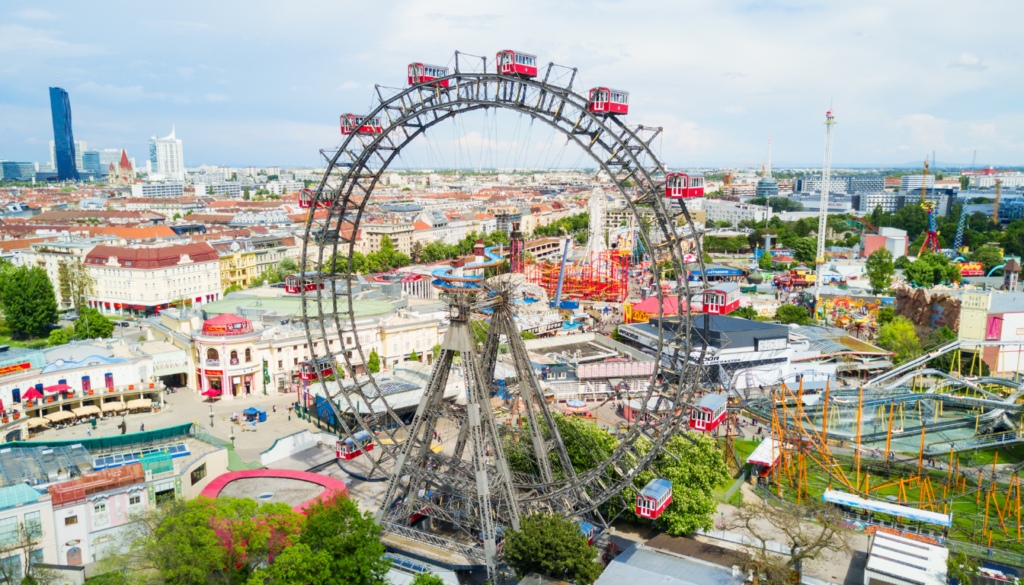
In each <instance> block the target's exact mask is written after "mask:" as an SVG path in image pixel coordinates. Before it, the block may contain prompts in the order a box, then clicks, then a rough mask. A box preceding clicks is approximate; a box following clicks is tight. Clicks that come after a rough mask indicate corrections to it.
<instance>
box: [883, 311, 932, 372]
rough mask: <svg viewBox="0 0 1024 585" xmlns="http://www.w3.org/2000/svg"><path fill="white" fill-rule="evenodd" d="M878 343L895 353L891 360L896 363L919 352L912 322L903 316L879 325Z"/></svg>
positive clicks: (918, 344) (919, 347)
mask: <svg viewBox="0 0 1024 585" xmlns="http://www.w3.org/2000/svg"><path fill="white" fill-rule="evenodd" d="M878 345H879V346H881V347H883V348H885V349H888V350H889V351H891V352H894V353H895V354H896V355H895V356H894V357H893V360H892V361H893V363H894V364H896V365H899V364H901V363H903V362H905V361H906V360H908V359H910V358H912V357H914V356H916V355H917V354H918V353H920V352H921V346H920V343H919V342H918V338H917V331H916V330H915V329H914V324H913V323H912V322H911V321H910V319H907V318H906V317H903V316H898V317H896V318H895V319H893V320H892V321H891V322H889V323H886V324H885V325H882V326H881V327H879V329H878Z"/></svg>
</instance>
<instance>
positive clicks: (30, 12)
mask: <svg viewBox="0 0 1024 585" xmlns="http://www.w3.org/2000/svg"><path fill="white" fill-rule="evenodd" d="M14 16H15V18H21V19H24V20H53V19H54V18H56V16H54V15H53V14H51V13H49V12H47V11H45V10H37V9H35V8H26V9H24V10H19V11H17V12H15V13H14Z"/></svg>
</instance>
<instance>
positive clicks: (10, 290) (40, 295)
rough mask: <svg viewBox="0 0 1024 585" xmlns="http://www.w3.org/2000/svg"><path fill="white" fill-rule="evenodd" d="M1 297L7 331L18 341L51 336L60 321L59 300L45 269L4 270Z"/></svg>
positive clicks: (38, 267)
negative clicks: (53, 327)
mask: <svg viewBox="0 0 1024 585" xmlns="http://www.w3.org/2000/svg"><path fill="white" fill-rule="evenodd" d="M0 295H2V296H0V307H3V311H4V319H5V320H6V321H7V327H8V328H9V329H10V330H11V333H12V334H13V335H15V336H16V337H20V338H24V337H29V336H30V337H42V336H43V335H44V334H45V335H48V328H49V326H50V325H51V324H53V323H55V322H56V321H57V297H56V295H55V294H54V292H53V284H51V283H50V279H49V277H47V275H46V271H45V270H44V269H43V268H42V267H41V266H33V267H32V268H29V267H27V266H22V267H20V268H14V269H9V268H4V269H3V280H2V281H0Z"/></svg>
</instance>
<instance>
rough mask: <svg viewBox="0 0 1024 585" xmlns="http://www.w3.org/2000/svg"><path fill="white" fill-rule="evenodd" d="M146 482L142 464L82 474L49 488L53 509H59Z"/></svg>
mask: <svg viewBox="0 0 1024 585" xmlns="http://www.w3.org/2000/svg"><path fill="white" fill-rule="evenodd" d="M145 482H146V475H145V473H144V472H143V470H142V464H139V463H133V464H131V465H125V466H123V467H117V468H114V469H104V470H103V471H93V472H88V473H83V474H82V477H80V478H78V479H73V480H71V481H66V482H64V483H59V484H57V485H52V486H50V496H51V498H52V499H53V507H55V508H59V507H62V506H69V505H71V504H77V503H79V502H84V501H85V498H87V497H88V496H91V495H93V494H99V493H102V492H106V491H109V490H115V489H119V488H124V487H128V486H132V485H136V484H141V483H145Z"/></svg>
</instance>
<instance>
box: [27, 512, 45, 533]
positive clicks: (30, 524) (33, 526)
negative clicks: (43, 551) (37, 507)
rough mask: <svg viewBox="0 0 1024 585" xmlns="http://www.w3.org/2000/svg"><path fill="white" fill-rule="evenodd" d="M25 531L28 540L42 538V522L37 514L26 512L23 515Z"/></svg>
mask: <svg viewBox="0 0 1024 585" xmlns="http://www.w3.org/2000/svg"><path fill="white" fill-rule="evenodd" d="M25 531H26V532H28V535H29V537H30V538H41V537H42V536H43V520H42V518H41V517H40V513H39V512H28V513H27V514H25Z"/></svg>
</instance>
